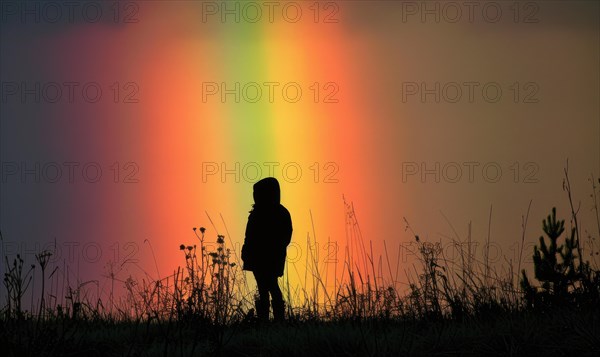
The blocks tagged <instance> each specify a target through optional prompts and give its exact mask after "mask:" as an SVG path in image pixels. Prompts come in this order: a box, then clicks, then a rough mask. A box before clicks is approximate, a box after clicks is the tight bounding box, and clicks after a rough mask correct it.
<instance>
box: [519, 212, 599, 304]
mask: <svg viewBox="0 0 600 357" xmlns="http://www.w3.org/2000/svg"><path fill="white" fill-rule="evenodd" d="M564 224H565V221H564V220H557V219H556V207H554V208H552V213H551V214H550V215H548V217H547V218H546V219H544V220H543V225H542V228H543V230H544V233H545V234H546V236H547V238H548V239H549V243H548V244H547V243H546V240H545V239H544V236H540V239H539V246H535V247H534V249H533V264H534V272H535V278H536V279H537V280H538V281H539V282H540V283H541V287H539V288H536V287H534V286H533V285H532V284H531V283H530V281H529V279H528V278H527V273H526V271H525V270H524V269H523V270H522V277H521V288H522V289H523V291H524V298H525V304H526V307H528V308H536V309H539V308H548V307H551V306H559V305H563V304H566V303H580V302H582V299H583V298H592V301H593V296H591V293H594V294H595V295H597V291H598V272H594V271H592V269H591V268H590V265H589V262H584V261H583V259H582V257H581V255H580V254H578V253H577V252H578V251H579V240H578V239H577V237H578V235H577V230H576V228H575V227H573V228H572V229H571V233H570V235H567V236H566V237H565V239H564V242H563V243H562V244H560V245H559V243H558V240H559V238H560V237H561V235H562V234H563V232H564V231H565V227H564Z"/></svg>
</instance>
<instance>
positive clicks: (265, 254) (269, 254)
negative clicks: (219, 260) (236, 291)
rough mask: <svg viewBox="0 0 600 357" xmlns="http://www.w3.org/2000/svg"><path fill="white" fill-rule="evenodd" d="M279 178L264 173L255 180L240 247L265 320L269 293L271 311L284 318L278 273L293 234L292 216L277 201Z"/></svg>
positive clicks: (281, 269) (278, 317) (262, 318)
mask: <svg viewBox="0 0 600 357" xmlns="http://www.w3.org/2000/svg"><path fill="white" fill-rule="evenodd" d="M280 196H281V194H280V189H279V182H278V181H277V179H275V178H274V177H267V178H265V179H262V180H260V181H258V182H257V183H255V184H254V205H253V209H252V211H250V216H249V217H248V224H247V225H246V238H245V240H244V246H243V247H242V260H243V262H244V270H249V271H252V272H253V273H254V277H255V278H256V285H257V286H258V293H259V299H258V300H257V301H256V312H257V314H258V317H259V319H261V320H268V316H269V305H270V304H269V293H270V294H271V297H272V299H273V315H274V317H275V319H276V320H283V315H284V307H283V296H282V294H281V290H280V289H279V284H278V283H277V277H280V276H283V268H284V265H285V256H286V249H287V246H288V244H290V240H291V238H292V219H291V217H290V213H289V212H288V210H287V209H286V208H285V207H283V206H282V205H281V204H280V203H279V201H280Z"/></svg>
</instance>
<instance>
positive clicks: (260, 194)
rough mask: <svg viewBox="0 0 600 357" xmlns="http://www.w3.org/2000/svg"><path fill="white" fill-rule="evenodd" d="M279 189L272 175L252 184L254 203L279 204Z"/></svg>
mask: <svg viewBox="0 0 600 357" xmlns="http://www.w3.org/2000/svg"><path fill="white" fill-rule="evenodd" d="M280 197H281V191H280V189H279V181H277V179H276V178H274V177H267V178H264V179H262V180H260V181H258V182H257V183H255V184H254V203H255V204H257V205H273V204H279V200H280Z"/></svg>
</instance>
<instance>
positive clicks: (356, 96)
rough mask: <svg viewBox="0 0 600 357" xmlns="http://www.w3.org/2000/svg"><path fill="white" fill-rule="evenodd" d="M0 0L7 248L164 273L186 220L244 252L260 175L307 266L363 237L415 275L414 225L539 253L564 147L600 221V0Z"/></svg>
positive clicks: (172, 265) (334, 259) (388, 272)
mask: <svg viewBox="0 0 600 357" xmlns="http://www.w3.org/2000/svg"><path fill="white" fill-rule="evenodd" d="M1 6H2V8H1V9H0V11H1V17H0V82H1V86H0V139H1V142H0V161H1V163H2V165H1V167H0V169H1V181H0V182H1V186H0V230H1V233H2V238H3V240H2V255H4V256H7V257H8V258H9V259H13V258H14V256H15V255H16V254H20V255H21V256H23V257H25V259H26V261H27V264H32V263H33V262H34V261H35V257H34V255H35V253H37V252H39V251H40V250H43V249H51V250H53V251H54V253H55V254H54V256H53V260H52V264H54V265H55V266H56V267H59V268H60V269H59V270H60V274H62V275H63V276H68V277H69V280H70V281H71V282H72V284H75V282H79V283H81V282H85V281H90V280H97V281H98V284H97V285H98V288H97V291H96V292H95V293H96V294H98V295H102V294H106V291H107V290H106V289H107V288H106V275H107V274H108V270H109V267H111V266H112V267H113V269H116V270H117V275H118V277H119V279H121V280H125V279H126V278H127V277H129V276H132V277H138V278H140V277H141V278H146V279H158V278H162V277H165V276H168V275H169V274H172V273H173V271H174V270H175V269H176V268H177V266H179V265H183V264H184V261H183V258H182V256H181V252H180V251H179V249H178V247H179V245H180V244H186V245H187V244H195V243H197V242H198V241H197V238H196V237H195V235H194V232H193V230H192V228H193V227H201V226H202V227H206V228H207V232H206V237H207V238H206V239H207V241H212V242H214V241H216V238H217V234H224V235H225V236H226V238H227V240H226V242H227V244H228V245H229V246H230V247H232V248H233V250H234V252H239V248H240V247H241V244H242V243H243V239H244V229H245V224H246V220H247V217H248V211H249V210H250V209H251V205H252V203H253V202H252V185H253V183H254V182H256V181H257V180H259V179H260V178H263V177H267V176H274V177H276V178H278V179H279V181H280V184H281V190H282V195H281V197H282V204H283V205H285V206H286V207H287V208H288V210H289V211H290V213H291V215H292V220H293V226H294V233H293V238H292V244H291V246H290V247H289V248H288V265H287V267H286V269H287V270H286V271H287V275H286V277H287V279H288V280H289V281H290V283H291V285H295V286H305V285H307V284H308V283H307V281H306V280H305V277H306V272H307V271H312V269H313V268H312V267H311V264H309V263H307V262H308V260H310V259H313V260H315V261H316V262H317V265H318V266H319V269H322V271H324V272H326V274H327V276H328V277H329V278H328V286H330V285H332V284H333V282H334V281H336V280H335V279H333V278H332V277H333V276H336V277H338V278H340V274H341V273H340V272H341V271H342V270H343V267H344V264H343V262H344V257H345V256H346V253H347V252H348V254H351V255H352V256H355V257H357V256H360V255H361V254H362V253H361V252H364V251H363V250H362V249H363V248H362V247H363V244H364V247H366V248H365V251H367V252H369V254H372V256H373V258H374V261H375V264H376V265H377V271H382V273H381V274H377V273H375V275H381V278H383V279H386V280H388V281H390V280H392V281H394V283H398V284H400V286H404V285H405V284H406V282H407V277H406V274H405V272H406V271H410V270H411V269H412V264H415V259H414V258H415V256H414V254H413V253H412V250H414V247H413V243H414V234H418V235H419V236H420V237H421V238H422V239H424V240H425V241H428V242H439V243H440V244H441V245H442V247H444V252H445V254H446V256H447V257H448V259H450V260H452V259H457V258H456V257H457V256H456V254H457V253H456V251H455V248H454V247H455V246H454V245H453V242H456V241H459V242H466V241H467V239H470V241H471V242H473V243H472V244H475V247H476V254H479V255H478V256H479V257H481V254H482V253H483V251H484V250H483V248H482V247H484V246H485V244H486V243H488V246H490V247H491V248H490V251H489V253H488V258H489V259H490V260H491V261H492V262H493V263H494V264H498V265H499V266H503V264H504V265H505V264H509V265H510V264H513V265H516V264H517V260H518V259H519V251H520V249H521V248H523V251H524V254H523V255H524V256H525V258H523V261H524V264H525V266H527V264H528V262H527V258H526V257H528V256H529V255H530V253H531V251H532V249H533V245H534V244H535V243H536V242H537V240H538V238H539V236H540V235H541V234H542V231H541V221H542V219H543V218H545V217H546V215H547V214H549V213H550V210H551V208H552V207H554V206H556V207H557V211H558V215H559V217H561V218H563V219H567V223H568V222H569V217H570V212H571V209H570V207H569V201H568V198H567V194H566V192H565V191H564V190H563V180H564V170H565V168H566V167H567V160H568V173H569V179H570V182H571V187H572V192H573V202H574V204H575V207H576V208H577V209H578V212H579V216H578V218H579V223H580V224H581V225H582V228H583V232H585V233H582V235H585V237H588V236H590V237H595V238H596V239H598V236H599V234H600V227H598V225H597V220H596V218H595V217H596V216H595V211H594V210H593V201H592V198H591V197H590V195H591V194H592V192H593V189H592V183H591V180H590V178H591V177H594V178H595V180H596V182H597V179H598V177H600V123H599V120H600V115H599V114H600V112H599V111H600V102H599V98H600V92H599V91H600V73H599V66H598V63H600V62H599V44H600V39H599V18H600V7H599V5H598V3H597V2H591V1H569V2H567V1H537V2H523V3H522V2H508V1H496V2H494V1H482V2H460V1H457V2H442V1H426V2H424V1H398V2H391V1H321V2H314V1H281V2H279V1H274V2H268V3H264V2H253V1H229V2H221V1H129V2H118V3H114V2H84V3H80V4H78V5H74V4H73V3H69V2H29V3H28V4H24V3H21V2H14V1H13V2H11V1H7V2H2V5H1ZM348 207H352V209H353V215H349V208H348ZM528 211H529V214H528V216H527V217H528V220H527V222H528V223H527V225H526V226H525V234H524V241H523V243H522V241H521V239H522V236H523V224H522V223H523V219H524V216H526V215H527V212H528ZM407 222H408V224H409V225H410V229H407ZM469 232H470V233H469ZM357 234H359V235H360V237H362V242H360V241H358V240H356V238H357V236H356V235H357ZM469 234H470V235H469ZM469 237H470V238H469ZM411 247H413V248H411ZM411 249H412V250H411ZM371 251H372V253H370V252H371ZM384 256H385V257H384ZM379 257H384V258H383V259H382V260H380V259H379ZM386 260H391V263H390V264H389V265H388V264H386V263H385V262H386ZM357 266H358V267H359V269H360V266H361V263H358V264H357ZM389 266H391V267H393V268H390V269H388V268H389ZM67 267H68V268H67ZM115 267H116V268H115ZM1 269H2V271H3V272H4V270H5V269H6V267H5V265H4V263H3V264H2V268H1ZM398 271H399V272H400V273H397V272H398ZM38 273H39V272H38ZM340 279H341V278H340ZM402 284H404V285H402ZM2 293H3V294H4V291H3V292H2ZM2 296H3V295H2Z"/></svg>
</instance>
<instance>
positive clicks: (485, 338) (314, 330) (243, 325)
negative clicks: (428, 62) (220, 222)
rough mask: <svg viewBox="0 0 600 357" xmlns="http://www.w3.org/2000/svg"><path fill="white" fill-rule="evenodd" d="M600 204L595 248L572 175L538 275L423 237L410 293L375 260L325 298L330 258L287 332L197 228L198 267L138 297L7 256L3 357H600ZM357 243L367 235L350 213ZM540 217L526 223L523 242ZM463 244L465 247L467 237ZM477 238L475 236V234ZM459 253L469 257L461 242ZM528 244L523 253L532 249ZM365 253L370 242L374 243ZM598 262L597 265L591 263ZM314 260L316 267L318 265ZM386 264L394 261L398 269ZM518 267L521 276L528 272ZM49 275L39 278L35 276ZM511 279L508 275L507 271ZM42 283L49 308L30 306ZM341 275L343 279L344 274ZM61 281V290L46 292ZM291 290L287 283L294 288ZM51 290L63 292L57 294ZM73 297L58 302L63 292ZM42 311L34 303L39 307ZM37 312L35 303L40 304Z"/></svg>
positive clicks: (542, 242) (298, 299) (291, 297)
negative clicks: (33, 289)
mask: <svg viewBox="0 0 600 357" xmlns="http://www.w3.org/2000/svg"><path fill="white" fill-rule="evenodd" d="M591 181H592V195H591V197H592V202H593V209H594V212H595V213H596V217H597V222H594V223H595V224H596V225H597V227H598V232H597V233H595V234H590V233H588V231H587V230H586V235H587V237H586V238H585V239H587V240H588V242H587V243H588V245H587V246H588V247H589V248H588V249H587V250H586V251H585V253H584V250H583V247H582V239H581V237H580V232H581V231H582V228H581V227H580V226H579V223H578V221H577V209H576V208H575V205H573V199H572V197H571V189H570V184H569V181H568V174H567V171H566V170H565V185H564V189H565V192H566V193H567V197H568V201H569V203H570V204H571V212H570V218H569V219H568V221H567V222H568V223H567V224H566V225H565V220H563V219H561V218H560V217H558V214H557V212H556V210H555V209H552V210H551V212H550V214H549V215H548V217H547V218H546V219H544V220H543V222H542V231H541V233H543V235H541V236H540V238H539V241H538V243H537V245H536V247H535V249H534V251H533V252H524V253H523V252H521V253H522V254H527V255H532V256H533V262H534V266H533V271H529V272H528V271H526V269H522V266H521V259H519V261H518V262H514V263H513V262H511V264H509V266H508V267H504V268H503V269H497V268H495V267H493V266H491V265H490V264H489V262H488V261H487V254H485V253H484V258H483V259H477V258H476V257H475V256H474V255H473V254H472V252H470V249H468V248H467V249H466V250H462V251H461V254H460V256H459V257H458V258H455V259H446V257H445V256H444V252H443V250H442V249H440V246H439V245H438V244H434V243H429V242H424V241H423V240H422V239H420V238H419V236H418V235H417V234H415V233H414V232H413V231H412V228H411V227H410V225H409V224H408V222H407V221H406V220H405V221H406V229H407V230H410V231H411V232H412V233H413V235H414V240H415V243H416V247H417V251H416V252H415V253H416V254H417V255H418V256H419V264H418V266H415V267H414V274H412V275H408V280H409V286H408V288H407V289H404V291H400V290H399V288H398V284H397V281H396V280H395V278H392V277H393V276H394V274H393V273H392V270H393V269H391V267H390V266H389V259H387V251H386V255H385V257H384V258H382V259H380V262H381V261H384V262H385V261H387V262H388V264H387V269H388V270H389V274H388V276H389V279H383V278H382V274H379V273H377V272H378V271H379V270H380V269H381V265H379V266H378V268H376V267H375V264H374V259H373V255H372V253H371V254H368V253H366V250H365V249H363V250H362V252H363V254H362V256H358V257H357V256H356V254H355V255H351V254H348V251H347V254H346V257H345V260H344V266H345V269H344V271H343V272H342V274H341V277H340V278H339V283H338V284H337V285H336V288H335V289H334V290H333V291H329V290H327V289H326V288H325V286H326V284H324V280H326V278H324V277H323V274H322V273H321V272H320V271H319V269H318V264H317V263H318V262H317V261H316V260H314V261H311V260H310V259H308V260H307V269H308V270H309V271H310V274H309V275H310V276H311V281H306V282H305V286H303V287H300V290H294V289H290V287H289V286H287V287H286V288H285V289H284V290H285V294H286V300H288V301H291V304H288V306H287V310H286V315H287V318H286V319H287V320H286V321H285V322H270V323H265V322H262V323H261V322H259V321H257V319H256V318H255V317H254V313H253V307H254V299H255V295H254V291H252V289H249V288H248V284H247V282H246V280H245V278H244V275H243V274H241V272H240V269H239V266H238V263H237V262H238V259H237V257H236V256H235V252H233V251H230V250H229V249H228V248H227V246H226V242H225V240H226V237H225V236H221V235H219V236H218V237H217V239H216V242H215V243H216V245H214V247H215V248H214V249H211V247H213V246H211V245H208V244H207V241H205V236H204V235H205V231H206V230H205V229H204V228H199V229H194V233H195V235H196V239H195V243H196V244H191V245H185V244H182V245H181V246H180V247H179V249H180V250H181V254H182V260H183V261H184V262H185V264H184V266H183V267H181V268H179V269H177V270H176V271H175V272H173V274H171V275H169V276H168V277H165V278H162V279H149V278H148V277H145V278H143V279H141V280H134V279H132V278H129V279H127V280H125V281H118V280H117V279H116V278H115V274H108V275H107V276H108V278H109V279H112V283H113V285H114V284H122V285H123V286H124V288H125V291H126V293H125V296H124V297H121V298H119V299H117V298H116V297H114V295H113V291H112V290H111V291H110V293H109V294H108V299H107V300H106V301H102V300H101V299H100V298H97V299H89V298H87V297H86V296H87V295H86V294H85V293H84V292H85V289H86V286H87V285H88V282H81V283H78V284H76V285H75V286H70V285H69V284H67V285H66V288H64V289H62V288H61V289H58V288H57V287H56V286H55V285H60V284H58V283H56V282H55V281H56V280H57V276H58V275H57V274H60V269H59V268H58V267H52V266H51V264H50V263H49V262H50V257H51V256H52V252H50V251H43V252H40V253H39V254H37V255H36V261H35V264H31V262H27V263H26V262H24V261H23V259H22V258H21V257H20V256H17V257H4V258H3V259H4V260H5V262H4V263H5V273H4V281H3V282H4V288H5V294H6V304H5V306H4V307H3V308H2V310H0V350H1V352H0V353H1V355H2V356H55V355H63V356H90V357H91V356H105V355H118V356H194V355H225V356H253V355H261V356H283V355H288V356H307V355H308V356H331V355H347V356H397V355H489V356H500V355H501V356H504V355H574V356H575V355H577V356H579V355H586V356H596V355H600V269H599V267H598V266H597V264H596V263H594V262H596V260H595V259H594V257H595V256H596V255H597V254H598V252H597V250H596V248H595V245H594V243H595V241H596V239H600V238H599V237H600V218H598V217H599V216H600V215H599V214H598V200H597V194H598V193H599V192H600V191H598V186H596V182H598V183H600V181H596V180H594V179H593V178H592V179H591ZM347 208H348V211H347V212H348V214H347V222H346V224H347V225H348V227H350V229H349V232H350V233H349V234H350V237H349V240H350V239H358V240H357V241H356V244H357V245H359V246H360V245H362V244H363V242H362V241H361V240H362V237H361V236H360V230H359V229H357V226H358V225H357V222H356V218H355V215H354V211H353V209H352V207H351V206H350V205H348V207H347ZM527 218H528V213H527V214H526V215H524V216H523V222H522V223H523V224H522V226H523V236H522V237H521V240H522V241H523V240H524V239H525V229H526V226H527ZM457 239H460V238H459V237H457ZM466 239H467V240H470V237H467V238H466ZM456 243H457V246H459V247H463V245H461V244H458V243H462V242H461V241H457V242H456ZM521 246H522V245H521ZM363 247H364V245H363ZM586 257H587V258H588V259H586ZM311 264H312V265H311ZM384 265H385V264H384ZM515 265H516V267H515ZM36 269H37V274H34V271H36ZM499 271H501V272H499ZM35 276H41V282H38V283H37V284H38V287H39V286H40V284H41V291H40V293H39V298H37V299H36V300H35V305H36V307H35V308H33V307H32V308H31V310H29V311H28V310H25V309H24V308H23V305H22V304H23V300H24V296H25V293H26V292H27V291H28V289H29V288H30V284H31V283H32V280H34V277H35ZM336 279H338V278H337V277H336ZM47 281H48V283H49V284H50V287H49V289H48V287H47V286H46V285H45V284H46V283H47ZM284 285H285V284H284ZM48 290H49V291H48ZM63 293H64V295H65V296H64V298H62V299H58V298H57V295H58V294H63ZM32 301H33V298H32ZM33 305H34V304H33V303H32V306H33Z"/></svg>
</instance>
